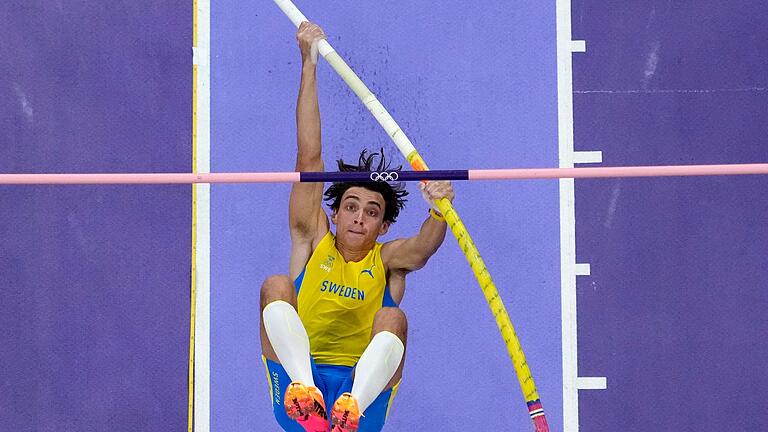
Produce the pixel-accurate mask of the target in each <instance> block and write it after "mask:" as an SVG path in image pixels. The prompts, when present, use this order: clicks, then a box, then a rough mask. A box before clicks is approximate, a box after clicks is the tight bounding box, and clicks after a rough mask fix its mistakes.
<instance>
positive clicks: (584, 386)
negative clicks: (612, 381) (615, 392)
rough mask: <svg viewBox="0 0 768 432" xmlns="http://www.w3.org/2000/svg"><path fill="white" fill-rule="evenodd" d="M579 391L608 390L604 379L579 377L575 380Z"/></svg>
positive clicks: (606, 380)
mask: <svg viewBox="0 0 768 432" xmlns="http://www.w3.org/2000/svg"><path fill="white" fill-rule="evenodd" d="M576 386H577V387H578V388H579V390H605V389H607V388H608V379H607V378H606V377H579V378H578V379H577V380H576Z"/></svg>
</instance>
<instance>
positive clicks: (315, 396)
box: [285, 381, 328, 432]
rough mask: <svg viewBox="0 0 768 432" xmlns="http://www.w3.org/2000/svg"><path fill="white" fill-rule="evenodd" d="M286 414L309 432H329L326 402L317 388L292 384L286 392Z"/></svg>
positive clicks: (298, 383)
mask: <svg viewBox="0 0 768 432" xmlns="http://www.w3.org/2000/svg"><path fill="white" fill-rule="evenodd" d="M285 413H286V414H288V417H290V418H292V419H294V420H296V421H297V422H298V423H299V424H300V425H301V426H302V427H303V428H304V430H306V431H307V432H328V415H327V414H326V411H325V401H324V400H323V394H322V393H320V390H318V389H317V387H314V386H305V385H304V384H302V383H300V382H298V381H294V382H292V383H291V384H290V385H289V386H288V389H287V390H286V391H285Z"/></svg>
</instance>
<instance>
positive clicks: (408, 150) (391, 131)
mask: <svg viewBox="0 0 768 432" xmlns="http://www.w3.org/2000/svg"><path fill="white" fill-rule="evenodd" d="M274 1H275V3H276V4H277V6H278V7H280V9H281V10H282V11H283V12H284V13H285V14H286V15H287V16H288V18H289V19H290V20H291V22H293V24H294V25H295V26H296V27H298V26H299V24H301V23H302V22H303V21H308V20H307V18H306V17H305V16H304V14H302V13H301V11H299V9H298V8H297V7H296V5H294V4H293V2H292V1H291V0H274ZM318 51H319V52H320V54H321V55H322V56H323V58H325V60H326V61H327V62H328V63H329V64H330V65H331V67H333V69H334V70H335V71H336V73H337V74H339V76H340V77H341V78H342V79H343V80H344V81H345V82H346V83H347V85H349V87H350V88H351V89H352V91H354V92H355V94H356V95H357V97H358V98H360V101H362V102H363V104H364V105H365V107H366V108H367V109H368V111H370V112H371V114H373V116H374V117H375V118H376V120H377V121H378V122H379V124H380V125H381V127H383V128H384V130H385V131H386V132H387V134H388V135H389V137H390V138H391V139H392V141H393V142H394V143H395V145H397V148H398V149H399V150H400V152H401V153H402V154H403V156H405V157H406V158H407V159H408V162H409V163H410V164H411V167H413V169H414V170H419V171H423V170H428V169H429V168H428V167H427V164H426V163H425V162H424V159H423V158H422V157H421V155H419V153H418V151H416V148H415V147H414V146H413V144H412V143H411V141H410V140H409V139H408V137H407V136H405V133H404V132H403V131H402V130H401V129H400V126H398V124H397V122H396V121H395V120H394V119H393V118H392V116H391V115H390V114H389V112H387V110H386V109H385V108H384V106H383V105H382V104H381V102H379V100H378V99H376V96H375V95H374V94H373V93H372V92H371V91H370V90H369V89H368V87H367V86H366V85H365V84H364V83H363V82H362V81H361V80H360V78H358V76H357V75H356V74H355V72H354V71H352V69H351V68H350V67H349V66H348V65H347V64H346V62H344V60H343V59H342V58H341V56H339V54H338V53H336V51H335V50H334V49H333V47H331V45H330V44H329V43H328V41H327V40H322V41H320V42H319V43H318ZM436 204H437V207H438V209H439V210H440V212H441V213H442V214H443V216H444V217H445V220H446V222H447V223H448V225H449V226H450V228H451V232H453V235H454V236H455V237H456V240H458V242H459V246H460V247H461V250H462V251H464V255H465V256H466V258H467V261H469V264H470V266H471V267H472V271H473V272H474V273H475V277H476V278H477V280H478V282H479V283H480V287H481V288H482V290H483V294H484V295H485V299H486V301H487V302H488V306H489V307H490V308H491V312H492V313H493V316H494V317H495V318H496V325H497V326H498V327H499V331H501V335H502V337H503V338H504V343H505V345H506V346H507V352H508V353H509V356H510V358H511V359H512V364H513V365H514V367H515V372H516V373H517V379H518V381H519V382H520V387H521V389H522V391H523V395H524V396H525V401H526V403H527V406H528V413H529V414H530V416H531V420H532V421H533V424H534V428H535V430H536V432H548V431H549V426H548V425H547V420H546V417H545V416H544V409H543V408H542V405H541V401H540V399H539V393H538V391H537V390H536V385H535V384H534V382H533V377H532V376H531V370H530V369H529V368H528V363H527V362H526V360H525V355H524V354H523V349H522V348H521V347H520V341H519V340H518V338H517V334H516V333H515V329H514V327H512V322H511V321H510V319H509V314H508V313H507V310H506V308H505V307H504V303H503V302H502V300H501V297H500V296H499V292H498V290H497V289H496V285H495V284H494V283H493V280H492V279H491V275H490V273H489V272H488V268H487V267H486V266H485V263H484V262H483V259H482V258H481V257H480V253H479V252H478V251H477V247H475V244H474V242H473V241H472V238H471V237H470V235H469V232H468V231H467V228H466V227H465V226H464V224H463V223H462V221H461V219H460V218H459V215H458V213H456V210H455V209H454V208H453V206H452V205H451V203H450V201H448V200H447V199H445V198H443V199H441V200H438V201H437V202H436Z"/></svg>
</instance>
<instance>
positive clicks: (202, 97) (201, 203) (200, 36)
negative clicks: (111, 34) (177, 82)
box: [194, 0, 211, 432]
mask: <svg viewBox="0 0 768 432" xmlns="http://www.w3.org/2000/svg"><path fill="white" fill-rule="evenodd" d="M210 10H211V4H210V0H197V47H195V58H196V61H197V65H198V67H197V105H196V107H195V112H196V114H195V115H196V127H197V130H196V135H197V140H196V141H197V149H196V159H197V161H196V163H197V172H200V173H208V172H210V171H211V160H210V154H211V151H210V147H211V132H210V131H211V124H210V122H211V115H210V100H211V86H210V77H211V62H210V59H211V48H210V40H211V38H210V29H211V24H210V21H211V19H210V17H211V14H210ZM195 187H196V188H197V189H196V195H197V201H196V203H195V205H196V207H195V211H196V215H197V221H196V222H197V223H196V226H195V230H196V231H195V234H196V237H197V239H196V245H195V247H196V254H197V255H196V261H195V270H196V272H197V275H196V280H197V286H196V288H197V289H196V292H197V295H196V308H195V408H194V410H195V411H194V415H195V417H194V425H195V432H209V431H210V409H211V401H210V384H211V383H210V375H211V368H210V291H211V263H210V258H211V247H210V245H211V233H210V227H211V223H210V212H211V200H210V190H211V188H210V185H208V184H198V185H195Z"/></svg>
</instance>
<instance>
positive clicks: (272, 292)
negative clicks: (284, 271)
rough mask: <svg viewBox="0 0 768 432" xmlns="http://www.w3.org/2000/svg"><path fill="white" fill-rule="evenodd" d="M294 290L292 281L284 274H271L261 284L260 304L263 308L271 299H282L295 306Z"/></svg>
mask: <svg viewBox="0 0 768 432" xmlns="http://www.w3.org/2000/svg"><path fill="white" fill-rule="evenodd" d="M295 299H296V291H295V288H294V286H293V282H291V279H290V278H289V277H288V276H286V275H272V276H270V277H268V278H267V279H266V280H265V281H264V283H263V284H262V285H261V292H260V302H259V303H260V304H261V309H262V310H263V309H264V308H265V307H266V306H267V305H268V304H270V303H272V302H273V301H277V300H283V301H286V302H288V303H290V304H293V305H294V306H295V303H296V300H295Z"/></svg>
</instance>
